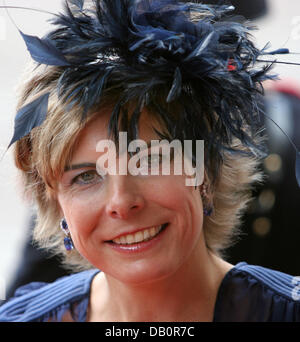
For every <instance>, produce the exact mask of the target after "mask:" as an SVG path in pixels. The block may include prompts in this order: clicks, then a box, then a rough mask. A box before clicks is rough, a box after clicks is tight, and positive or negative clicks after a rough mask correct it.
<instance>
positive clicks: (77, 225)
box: [59, 196, 102, 247]
mask: <svg viewBox="0 0 300 342" xmlns="http://www.w3.org/2000/svg"><path fill="white" fill-rule="evenodd" d="M59 203H60V206H61V209H62V211H63V214H64V217H65V219H66V221H67V223H68V226H69V228H70V232H71V235H72V239H73V241H74V243H75V245H77V246H78V245H79V244H81V241H83V240H85V239H86V238H87V237H88V236H89V235H90V234H91V233H92V231H93V229H94V227H95V226H96V225H97V224H98V223H99V217H100V216H101V212H102V210H101V205H100V201H99V200H98V201H94V200H91V199H88V198H86V199H83V198H82V197H81V196H79V197H76V196H72V197H69V196H60V197H59ZM78 247H79V246H78Z"/></svg>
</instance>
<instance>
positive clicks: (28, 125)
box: [8, 93, 49, 148]
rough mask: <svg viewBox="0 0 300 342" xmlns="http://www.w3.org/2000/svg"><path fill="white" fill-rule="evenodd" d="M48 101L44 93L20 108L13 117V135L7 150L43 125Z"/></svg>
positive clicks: (47, 95)
mask: <svg viewBox="0 0 300 342" xmlns="http://www.w3.org/2000/svg"><path fill="white" fill-rule="evenodd" d="M48 99H49V93H46V94H44V95H42V96H40V97H39V98H37V99H36V100H34V101H32V102H30V103H28V104H27V105H25V106H24V107H22V108H20V110H19V111H18V112H17V115H16V117H15V127H14V135H13V138H12V139H11V141H10V143H9V146H8V148H9V147H10V146H11V145H12V144H13V143H14V142H15V141H17V140H19V139H21V138H23V137H24V136H25V135H27V134H28V133H30V132H31V130H32V129H33V128H35V127H38V126H40V125H41V124H42V123H43V121H44V120H45V118H46V115H47V111H48Z"/></svg>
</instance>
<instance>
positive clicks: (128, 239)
mask: <svg viewBox="0 0 300 342" xmlns="http://www.w3.org/2000/svg"><path fill="white" fill-rule="evenodd" d="M167 225H168V223H164V224H162V225H159V226H153V227H149V228H145V229H142V230H139V231H137V232H135V233H128V234H123V235H121V236H118V237H116V238H114V239H113V240H110V241H108V242H110V243H113V244H116V245H133V244H137V243H141V242H146V241H150V240H152V239H153V238H154V237H156V236H157V235H158V234H160V233H161V232H162V231H163V230H164V229H165V228H166V227H167Z"/></svg>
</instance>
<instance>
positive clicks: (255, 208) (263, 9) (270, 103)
mask: <svg viewBox="0 0 300 342" xmlns="http://www.w3.org/2000/svg"><path fill="white" fill-rule="evenodd" d="M202 2H204V3H217V1H212V0H211V1H202ZM231 3H232V4H233V5H235V7H236V10H235V12H236V13H237V14H239V13H240V14H243V15H244V16H245V17H246V18H249V19H251V20H252V21H253V22H254V23H255V24H256V26H257V27H258V28H259V30H258V31H253V36H254V41H255V42H256V44H257V46H258V47H259V48H262V47H264V46H265V44H266V43H267V42H270V43H271V46H270V49H269V50H275V49H278V48H289V49H290V51H291V52H297V53H300V2H299V0H289V1H286V2H283V1H282V0H266V1H263V0H251V1H246V0H237V1H231ZM6 4H7V5H10V6H25V7H31V8H37V9H42V10H46V11H50V12H54V13H55V12H58V11H59V10H60V9H61V8H62V2H61V0H51V1H47V2H46V1H43V2H41V1H40V0H6ZM0 5H2V2H0ZM9 13H10V15H11V17H12V18H13V20H14V21H15V22H16V23H17V25H18V27H19V28H20V29H21V30H22V31H23V32H25V33H26V34H31V35H37V36H39V37H41V36H43V35H44V33H45V32H47V30H48V23H47V19H48V18H49V15H47V14H45V13H38V12H34V11H27V10H19V9H10V10H9ZM0 51H1V54H0V80H1V81H0V113H1V115H0V153H1V154H0V157H1V159H0V163H1V164H0V179H1V181H0V213H1V214H0V218H1V221H0V287H1V286H2V285H3V284H5V286H6V289H7V291H8V290H9V289H10V288H11V287H13V286H18V285H20V284H21V283H22V281H25V282H26V281H27V279H29V278H27V279H26V277H25V276H24V274H21V273H20V269H21V270H23V271H24V270H25V268H26V267H27V266H26V264H27V265H28V264H30V263H31V264H32V266H35V265H36V261H35V259H34V258H32V259H31V256H30V255H29V254H26V253H25V254H24V248H25V247H24V246H25V245H26V242H27V241H28V240H29V239H30V229H29V226H30V219H31V214H32V211H31V210H32V209H31V208H30V205H29V203H27V202H26V200H25V199H23V198H22V190H21V187H20V184H19V181H18V177H17V176H18V174H17V171H16V170H15V168H14V166H13V160H12V155H11V151H7V152H6V147H7V146H8V144H9V141H10V139H11V137H12V132H13V125H14V115H15V106H16V98H15V88H16V85H17V83H18V80H19V78H20V77H21V75H22V72H23V70H24V66H25V65H26V63H27V61H28V60H29V55H28V53H27V50H26V47H25V44H24V42H23V40H22V39H21V37H20V35H19V33H18V31H17V29H16V27H15V26H14V24H13V23H12V21H11V20H10V18H9V17H8V15H7V13H6V11H5V10H4V9H0ZM276 58H277V59H278V60H279V61H286V62H298V63H300V55H297V54H295V55H278V56H277V57H276ZM268 59H270V57H268ZM273 71H274V72H275V73H277V74H279V75H280V78H281V80H280V81H277V82H272V83H269V84H266V97H265V103H264V109H265V111H266V113H268V115H269V116H270V117H271V118H273V120H274V121H276V122H277V123H278V124H279V125H280V126H281V127H282V128H283V129H284V130H285V132H286V133H288V134H289V136H290V137H291V138H292V139H293V140H294V142H295V143H296V145H297V146H298V147H299V148H300V66H294V65H284V64H277V65H276V66H275V68H274V69H273ZM266 125H267V129H268V132H269V134H270V139H269V148H270V152H271V154H270V156H269V157H268V158H267V159H266V160H265V162H264V164H263V166H262V167H263V170H264V172H265V174H266V182H265V185H264V186H261V187H258V188H257V189H255V191H254V195H255V196H256V200H255V201H254V202H253V204H252V205H251V207H250V208H249V210H248V212H247V214H246V215H245V217H244V224H243V227H242V233H243V234H242V236H241V237H240V240H239V241H238V242H237V243H236V244H235V246H234V247H232V248H231V249H229V250H228V252H227V259H228V260H229V261H230V262H232V263H237V262H239V261H246V262H248V263H252V264H258V265H261V266H266V267H270V268H273V269H277V270H280V271H282V272H287V273H290V274H293V275H300V257H299V251H300V248H299V246H300V188H298V186H297V184H296V179H295V171H294V170H295V165H294V164H295V152H294V150H293V148H292V146H291V145H290V144H289V143H288V140H287V138H286V137H285V136H284V135H283V134H282V133H281V132H280V130H279V129H278V128H277V127H276V126H275V125H274V124H273V123H272V122H271V121H269V120H267V121H266ZM27 247H28V246H27ZM40 256H41V255H40ZM39 267H40V268H41V269H42V271H43V273H44V275H38V274H35V276H34V279H32V280H45V279H46V280H49V281H51V277H55V276H56V275H60V274H62V271H61V270H60V271H58V272H57V274H55V261H54V262H52V263H51V265H50V264H47V263H46V264H41V265H40V266H39ZM51 273H52V275H51ZM45 274H46V275H45ZM47 274H48V276H47ZM16 279H18V282H16ZM7 293H8V292H7ZM0 299H1V289H0ZM2 299H3V298H2Z"/></svg>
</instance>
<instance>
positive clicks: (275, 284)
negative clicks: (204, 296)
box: [215, 262, 300, 322]
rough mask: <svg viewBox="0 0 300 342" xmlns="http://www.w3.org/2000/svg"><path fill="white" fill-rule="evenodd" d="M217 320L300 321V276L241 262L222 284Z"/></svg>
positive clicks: (216, 309) (216, 312)
mask: <svg viewBox="0 0 300 342" xmlns="http://www.w3.org/2000/svg"><path fill="white" fill-rule="evenodd" d="M215 320H216V321H244V322H249V321H252V322H254V321H255V322H266V321H269V322H272V321H273V322H274V321H276V322H279V321H286V322H287V321H289V322H296V321H297V322H298V321H299V322H300V277H296V276H292V275H289V274H286V273H283V272H279V271H275V270H271V269H269V268H265V267H261V266H255V265H248V264H247V263H245V262H243V263H239V264H237V265H236V266H235V267H234V268H232V269H231V270H230V271H229V272H228V273H227V274H226V276H225V277H224V279H223V281H222V284H221V286H220V289H219V293H218V297H217V302H216V307H215Z"/></svg>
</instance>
